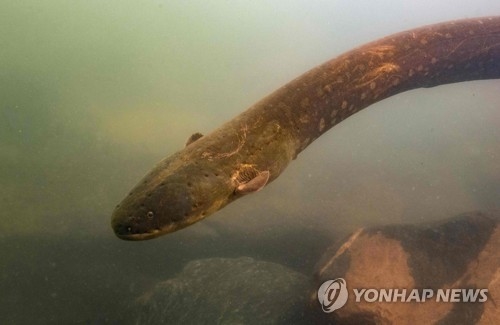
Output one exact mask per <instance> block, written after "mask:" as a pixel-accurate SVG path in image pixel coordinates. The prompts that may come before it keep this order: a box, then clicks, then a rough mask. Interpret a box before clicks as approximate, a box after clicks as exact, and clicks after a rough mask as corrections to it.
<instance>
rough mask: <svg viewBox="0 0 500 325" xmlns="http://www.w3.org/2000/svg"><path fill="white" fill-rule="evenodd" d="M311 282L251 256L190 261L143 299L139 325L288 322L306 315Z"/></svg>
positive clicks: (140, 299) (295, 273)
mask: <svg viewBox="0 0 500 325" xmlns="http://www.w3.org/2000/svg"><path fill="white" fill-rule="evenodd" d="M308 286H309V281H308V279H307V277H306V276H304V275H302V274H300V273H298V272H295V271H293V270H290V269H288V268H286V267H284V266H281V265H279V264H275V263H270V262H264V261H257V260H254V259H252V258H249V257H241V258H235V259H229V258H209V259H201V260H195V261H192V262H189V263H188V264H187V265H186V266H185V267H184V269H183V270H182V272H181V273H180V274H179V275H178V276H177V277H175V278H172V279H169V280H167V281H164V282H161V283H158V284H157V285H156V286H155V287H154V288H153V289H152V290H150V291H149V292H146V293H145V294H143V295H142V296H141V297H140V298H139V299H138V302H139V303H138V306H137V308H138V312H139V316H138V318H137V324H286V323H287V322H289V321H290V320H293V321H294V323H299V321H300V320H301V319H304V318H305V314H304V307H303V306H304V305H305V304H306V300H307V299H306V297H307V290H308Z"/></svg>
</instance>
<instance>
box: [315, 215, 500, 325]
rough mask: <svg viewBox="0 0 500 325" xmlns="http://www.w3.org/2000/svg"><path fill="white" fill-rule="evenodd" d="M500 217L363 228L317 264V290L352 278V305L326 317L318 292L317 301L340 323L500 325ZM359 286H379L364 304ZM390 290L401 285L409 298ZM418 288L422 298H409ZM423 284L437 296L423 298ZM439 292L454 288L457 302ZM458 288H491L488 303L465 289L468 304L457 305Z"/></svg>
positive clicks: (460, 303) (349, 289)
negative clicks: (388, 295) (469, 298)
mask: <svg viewBox="0 0 500 325" xmlns="http://www.w3.org/2000/svg"><path fill="white" fill-rule="evenodd" d="M499 217H500V215H498V214H495V215H494V214H483V213H471V214H465V215H461V216H458V217H455V218H452V219H450V220H447V221H444V222H440V223H438V224H433V225H427V226H417V225H394V226H382V227H373V228H367V229H360V230H358V231H356V232H354V233H353V234H352V235H351V236H350V237H349V238H347V240H345V241H344V242H343V243H341V244H340V245H336V246H334V247H332V248H331V249H329V250H328V252H327V253H326V254H325V255H324V256H323V258H322V260H321V262H320V263H319V264H318V267H317V274H316V281H315V282H316V283H315V288H316V289H317V288H319V287H320V285H321V284H322V283H323V282H325V281H327V280H333V279H337V278H343V279H345V282H346V283H347V288H348V293H349V298H348V300H347V303H346V305H345V306H343V307H342V308H340V309H337V310H335V311H334V312H333V313H331V314H325V313H323V312H321V306H320V305H319V303H318V300H317V297H316V295H314V294H313V295H312V296H310V297H311V299H312V301H311V303H312V305H313V306H315V307H314V308H316V309H319V314H322V315H323V316H325V321H335V322H336V323H337V322H338V323H340V324H342V323H349V324H357V323H368V324H370V323H371V324H417V323H420V324H500V307H499V308H497V307H496V305H495V301H499V298H500V270H499V267H500V225H499ZM353 289H357V290H358V293H359V292H360V291H359V290H362V289H367V290H369V289H375V290H372V292H371V293H370V294H369V295H368V296H360V297H361V298H360V302H356V301H355V299H356V295H355V294H354V291H353ZM382 289H385V290H386V293H387V292H390V291H389V289H394V290H395V289H398V290H399V292H400V293H401V292H405V294H404V297H405V298H401V297H397V298H394V297H395V296H394V295H392V297H393V298H389V302H387V298H383V297H382V296H381V294H380V292H381V290H382ZM403 289H406V291H402V290H403ZM413 289H417V291H416V292H417V293H419V296H413V298H412V299H409V298H410V297H411V295H410V294H411V293H412V290H413ZM423 289H430V290H432V292H433V296H432V297H428V298H427V299H425V301H422V293H423ZM439 289H442V290H443V291H442V292H443V293H447V292H448V293H449V296H448V297H450V298H449V299H448V300H450V301H449V302H443V299H441V301H437V294H438V290H439ZM453 289H466V290H467V289H472V290H473V291H472V292H474V293H478V291H474V290H480V289H488V292H487V300H486V301H485V302H477V301H476V302H474V303H472V302H464V300H467V299H464V294H463V292H462V291H461V290H459V291H460V293H459V294H458V295H457V296H456V297H458V299H459V300H460V301H461V302H453V299H452V298H451V293H452V292H453ZM394 290H393V292H392V294H394V292H395V291H394ZM447 290H448V291H447ZM485 293H486V292H485V291H483V294H485ZM377 295H378V297H377ZM428 295H429V293H428ZM456 297H455V298H456ZM366 298H368V299H366ZM477 298H478V299H476V300H479V298H486V295H485V296H482V295H480V294H478V295H477ZM372 300H373V301H372ZM402 300H403V301H405V302H402ZM483 300H484V299H483ZM408 301H411V302H408Z"/></svg>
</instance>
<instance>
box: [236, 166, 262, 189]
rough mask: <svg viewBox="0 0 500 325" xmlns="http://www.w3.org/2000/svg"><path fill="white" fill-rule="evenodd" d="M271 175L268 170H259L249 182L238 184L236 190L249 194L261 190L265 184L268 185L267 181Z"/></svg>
mask: <svg viewBox="0 0 500 325" xmlns="http://www.w3.org/2000/svg"><path fill="white" fill-rule="evenodd" d="M269 175H270V173H269V171H268V170H265V171H262V172H259V173H258V174H257V175H256V176H255V177H254V178H252V179H251V180H249V181H248V182H246V183H243V184H240V185H238V187H237V188H236V190H235V191H234V192H235V193H236V194H248V193H253V192H257V191H260V190H261V189H262V188H263V187H264V186H266V184H267V181H269Z"/></svg>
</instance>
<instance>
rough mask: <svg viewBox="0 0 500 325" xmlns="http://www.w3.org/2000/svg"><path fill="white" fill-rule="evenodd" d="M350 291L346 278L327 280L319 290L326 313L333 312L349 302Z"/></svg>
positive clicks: (319, 296) (319, 297)
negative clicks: (348, 290)
mask: <svg viewBox="0 0 500 325" xmlns="http://www.w3.org/2000/svg"><path fill="white" fill-rule="evenodd" d="M348 296H349V293H348V292H347V285H346V282H345V280H344V279H342V278H338V279H335V280H328V281H325V282H324V283H323V284H322V285H321V287H319V290H318V300H319V303H320V304H321V308H322V309H323V311H324V312H325V313H331V312H333V311H335V310H337V309H339V308H341V307H342V306H344V305H345V303H346V302H347V298H348Z"/></svg>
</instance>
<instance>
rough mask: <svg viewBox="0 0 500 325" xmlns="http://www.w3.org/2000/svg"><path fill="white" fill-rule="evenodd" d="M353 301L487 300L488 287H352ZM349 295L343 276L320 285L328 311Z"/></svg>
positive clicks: (344, 300) (342, 304)
mask: <svg viewBox="0 0 500 325" xmlns="http://www.w3.org/2000/svg"><path fill="white" fill-rule="evenodd" d="M352 292H353V294H354V302H356V303H359V302H368V303H375V302H409V303H415V302H417V303H419V302H426V301H428V300H433V301H435V302H444V303H447V302H451V303H455V302H472V303H474V302H479V303H484V302H486V301H487V300H488V289H456V288H454V289H438V290H432V289H353V290H352ZM348 297H349V293H348V290H347V283H346V281H345V280H344V279H343V278H337V279H335V280H328V281H325V282H323V284H322V285H321V286H320V287H319V289H318V300H319V303H320V304H321V308H322V309H323V311H324V312H325V313H331V312H333V311H335V310H337V309H339V308H342V307H343V306H344V305H345V304H346V302H347V298H348Z"/></svg>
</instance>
